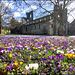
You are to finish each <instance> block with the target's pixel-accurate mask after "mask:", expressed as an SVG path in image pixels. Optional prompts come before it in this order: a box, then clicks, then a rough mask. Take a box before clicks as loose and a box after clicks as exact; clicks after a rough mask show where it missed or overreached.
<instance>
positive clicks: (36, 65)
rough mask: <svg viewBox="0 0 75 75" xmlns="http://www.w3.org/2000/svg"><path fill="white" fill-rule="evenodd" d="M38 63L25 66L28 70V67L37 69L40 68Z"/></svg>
mask: <svg viewBox="0 0 75 75" xmlns="http://www.w3.org/2000/svg"><path fill="white" fill-rule="evenodd" d="M38 67H39V66H38V63H33V64H29V66H25V68H26V69H27V70H28V69H35V70H37V69H38Z"/></svg>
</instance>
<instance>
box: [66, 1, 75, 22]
mask: <svg viewBox="0 0 75 75" xmlns="http://www.w3.org/2000/svg"><path fill="white" fill-rule="evenodd" d="M74 8H75V1H73V2H72V3H71V4H70V5H68V6H67V9H68V13H69V12H70V11H71V10H72V9H74ZM72 16H73V17H72ZM74 19H75V10H73V11H72V12H70V14H69V15H68V22H70V23H71V22H72V21H73V20H74Z"/></svg>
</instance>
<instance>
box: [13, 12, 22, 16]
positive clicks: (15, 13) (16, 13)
mask: <svg viewBox="0 0 75 75" xmlns="http://www.w3.org/2000/svg"><path fill="white" fill-rule="evenodd" d="M13 14H14V17H20V16H21V14H20V13H19V12H14V13H13Z"/></svg>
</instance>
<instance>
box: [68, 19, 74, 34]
mask: <svg viewBox="0 0 75 75" xmlns="http://www.w3.org/2000/svg"><path fill="white" fill-rule="evenodd" d="M68 33H69V35H75V20H74V21H73V22H71V23H70V24H69V30H68Z"/></svg>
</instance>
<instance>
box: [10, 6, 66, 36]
mask: <svg viewBox="0 0 75 75" xmlns="http://www.w3.org/2000/svg"><path fill="white" fill-rule="evenodd" d="M61 7H62V6H61ZM57 9H58V6H57V5H56V6H55V7H54V12H53V13H51V14H50V15H47V16H44V17H41V18H38V19H35V20H33V11H31V12H29V13H26V15H27V17H26V18H25V17H22V24H21V25H20V26H18V27H17V26H16V27H17V28H16V27H15V28H16V29H15V28H14V29H12V31H11V32H12V33H13V32H14V33H15V32H17V33H21V34H48V35H59V34H60V35H63V34H64V33H65V30H66V29H65V28H66V21H67V14H66V13H67V12H66V11H67V10H64V11H63V12H64V14H63V16H64V18H65V19H64V20H63V26H62V27H63V28H62V27H60V22H59V21H58V20H59V19H60V16H59V15H60V13H58V12H57V11H56V10H57ZM54 17H56V18H57V19H58V20H57V19H56V18H54ZM11 25H12V23H11ZM14 25H15V24H14ZM15 30H16V31H15Z"/></svg>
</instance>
